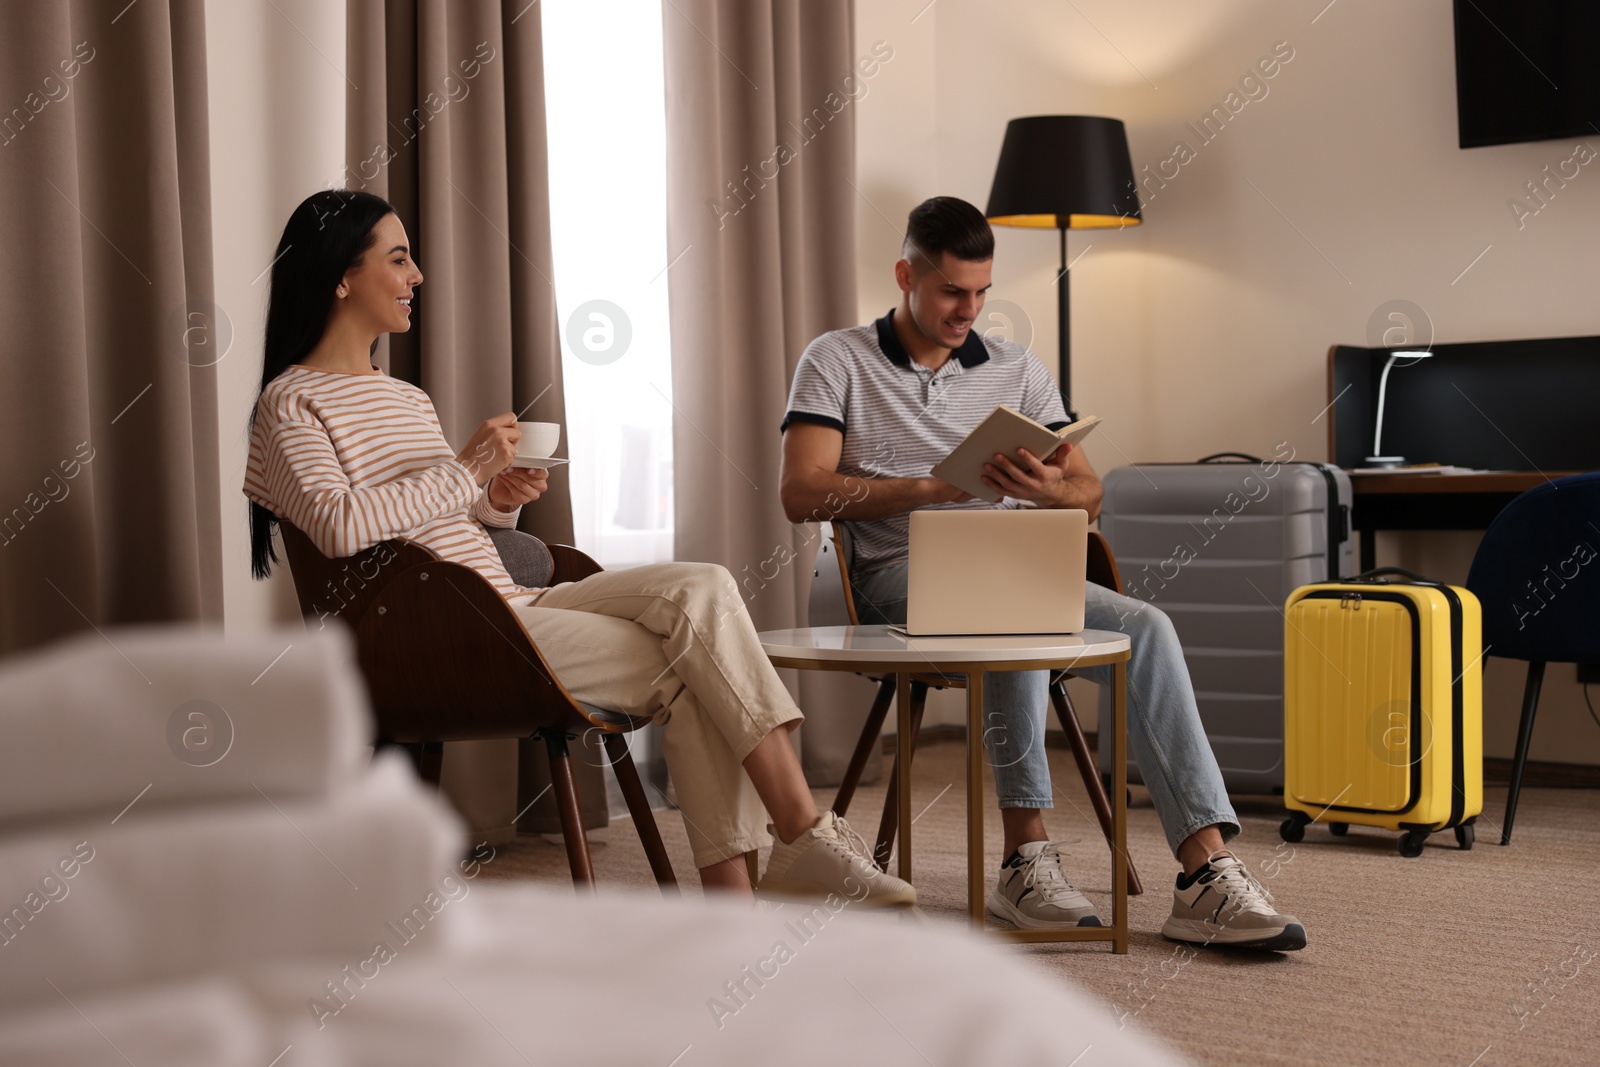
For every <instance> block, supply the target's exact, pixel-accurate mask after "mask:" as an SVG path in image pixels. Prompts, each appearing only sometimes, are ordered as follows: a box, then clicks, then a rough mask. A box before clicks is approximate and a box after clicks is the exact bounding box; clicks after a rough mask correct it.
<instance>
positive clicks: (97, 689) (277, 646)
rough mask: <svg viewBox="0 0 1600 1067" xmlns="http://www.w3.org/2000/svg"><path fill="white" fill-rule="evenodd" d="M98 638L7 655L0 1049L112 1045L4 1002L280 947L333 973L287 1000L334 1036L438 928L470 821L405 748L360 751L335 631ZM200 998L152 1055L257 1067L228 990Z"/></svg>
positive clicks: (53, 1053)
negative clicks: (430, 787) (344, 1015)
mask: <svg viewBox="0 0 1600 1067" xmlns="http://www.w3.org/2000/svg"><path fill="white" fill-rule="evenodd" d="M112 633H113V634H114V635H115V637H114V640H115V644H114V645H113V644H111V643H110V641H109V640H108V639H107V638H106V637H102V636H100V635H98V634H88V635H85V636H83V637H80V638H77V639H74V640H70V641H67V642H63V643H61V644H58V645H56V646H53V647H52V648H50V649H48V650H46V651H43V652H40V653H35V654H31V655H27V656H19V657H16V658H13V659H10V660H7V661H6V662H5V663H4V665H3V669H0V737H3V738H4V743H3V744H0V1012H5V1013H6V1016H7V1017H8V1019H9V1021H10V1022H11V1023H13V1025H7V1026H4V1027H0V1062H17V1063H45V1062H49V1063H66V1062H75V1061H76V1060H75V1058H74V1057H73V1056H72V1055H70V1054H67V1050H68V1049H70V1048H71V1047H72V1046H73V1045H74V1044H77V1045H82V1046H83V1047H84V1050H85V1051H86V1052H88V1051H96V1052H97V1053H109V1052H110V1049H107V1048H106V1042H105V1041H104V1040H102V1038H101V1036H98V1035H97V1032H96V1031H95V1030H94V1029H93V1028H91V1026H84V1025H79V1026H77V1027H75V1028H70V1030H69V1031H68V1033H65V1034H64V1033H62V1032H60V1028H59V1026H51V1027H44V1026H35V1027H29V1026H27V1025H20V1024H22V1023H24V1022H25V1021H26V1018H25V1017H24V1016H19V1015H16V1014H14V1013H17V1012H19V1011H22V1012H24V1013H26V1017H32V1018H34V1019H39V1020H44V1019H51V1020H59V1019H60V1018H61V1017H62V1012H63V1011H65V1012H66V1014H67V1015H68V1016H72V1017H74V1018H76V1017H77V1014H78V1009H79V1008H81V1007H82V1006H83V1005H84V1004H85V1003H86V1002H88V1001H92V1000H94V998H96V997H98V996H99V995H101V994H104V993H108V992H111V991H118V990H126V989H129V988H136V987H137V988H144V989H153V988H158V987H159V985H160V983H163V982H170V981H173V980H179V979H189V978H192V977H193V976H195V975H198V974H203V973H207V972H246V971H248V972H252V973H255V972H264V971H267V970H270V969H271V968H272V967H273V965H274V964H278V963H283V962H289V961H292V962H293V963H294V964H296V965H304V964H306V963H308V962H312V963H315V962H316V961H322V967H321V971H316V970H313V971H312V973H313V974H320V973H322V972H326V977H327V979H328V980H330V981H335V983H336V985H335V988H334V989H333V990H332V991H330V990H329V989H328V988H327V987H326V986H324V985H323V983H322V982H320V981H319V982H315V983H313V984H310V985H308V986H306V988H304V989H303V993H304V996H302V997H300V998H299V999H300V1001H301V1002H302V1007H301V1013H300V1014H302V1015H303V1018H304V1021H306V1022H310V1023H311V1024H312V1026H313V1027H316V1026H317V1024H318V1022H321V1023H322V1024H323V1028H325V1027H326V1019H327V1017H328V1016H330V1015H333V1014H337V1012H338V1011H339V1010H340V1009H341V1008H342V1007H343V1006H344V1004H345V1003H346V1002H348V1001H349V1000H351V999H352V998H353V997H354V996H356V995H358V994H359V991H360V989H361V984H362V983H363V982H364V980H363V979H361V977H360V974H361V973H366V974H368V975H372V974H374V973H376V969H382V968H383V966H384V965H385V964H386V963H388V962H390V960H391V959H392V958H393V957H396V956H398V955H399V954H400V953H406V954H412V955H415V954H419V953H427V952H431V951H435V950H437V949H438V948H439V947H440V946H441V945H442V944H444V943H445V942H446V941H447V940H448V928H449V925H450V919H451V918H452V917H451V915H450V914H449V909H448V907H446V906H445V905H446V904H448V903H449V902H450V900H451V899H452V897H459V896H460V895H461V892H462V890H461V889H457V888H455V887H457V886H461V885H462V883H461V858H462V853H463V848H462V842H463V837H462V834H461V829H460V826H459V824H458V823H457V821H456V820H455V818H454V816H453V815H451V814H449V813H448V812H447V811H446V810H445V809H444V808H443V807H442V806H441V805H440V804H439V802H438V801H437V800H436V799H434V798H433V797H431V796H429V795H428V794H427V793H426V792H424V791H423V790H422V789H421V788H420V787H419V786H418V783H417V782H416V780H415V776H414V775H413V774H412V772H411V770H410V769H409V767H408V766H407V765H406V763H405V761H404V759H403V758H400V757H398V756H397V757H393V758H385V759H380V760H378V761H376V762H374V761H373V760H372V756H371V749H370V746H369V744H368V741H369V739H370V737H371V714H370V711H369V708H368V705H367V700H366V696H365V693H364V691H363V689H362V688H361V685H360V679H359V676H358V675H357V674H356V673H355V671H354V670H353V669H352V660H353V656H352V652H351V648H350V641H349V639H348V637H347V636H345V635H344V634H343V633H342V632H341V631H338V630H337V629H330V630H327V631H324V632H321V633H314V634H312V633H307V632H306V631H305V630H301V629H298V628H297V629H294V630H283V631H277V632H267V633H255V634H251V635H249V636H246V637H242V638H237V637H235V638H225V637H224V636H223V634H222V632H221V631H220V630H214V629H207V628H198V627H181V628H173V627H155V628H144V629H134V630H121V631H112ZM381 945H387V946H388V950H389V955H390V959H383V958H379V959H374V958H373V957H374V953H375V950H377V949H378V947H379V946H381ZM378 955H379V956H380V957H382V956H383V955H384V954H383V953H381V952H380V953H378ZM347 966H348V967H350V969H351V970H352V971H354V972H356V977H355V978H353V979H352V978H350V977H349V976H348V974H347V972H346V971H345V968H346V967H347ZM341 983H342V984H341ZM194 992H195V991H194V990H193V989H189V990H185V991H184V995H183V996H182V997H180V998H179V999H178V1001H177V1002H176V1003H175V1005H174V1006H175V1007H177V1008H178V1009H180V1010H179V1011H178V1012H177V1013H175V1014H174V1015H173V1016H172V1021H173V1022H174V1023H175V1024H177V1025H176V1026H175V1029H174V1033H173V1034H172V1035H168V1038H171V1039H177V1038H179V1037H181V1038H182V1040H180V1041H179V1043H178V1045H177V1046H173V1047H172V1048H168V1047H167V1046H165V1045H163V1046H161V1047H162V1048H163V1050H164V1051H163V1053H162V1054H161V1058H160V1059H159V1060H158V1061H157V1062H162V1063H172V1062H180V1061H179V1060H175V1059H174V1058H172V1056H171V1055H170V1053H172V1052H173V1051H176V1050H177V1049H182V1050H183V1051H184V1056H185V1057H186V1058H184V1059H182V1060H181V1062H194V1063H197V1064H198V1063H209V1064H218V1063H226V1062H232V1060H233V1058H234V1056H233V1055H232V1053H233V1052H238V1053H240V1056H239V1059H240V1062H250V1063H254V1064H255V1065H256V1067H264V1065H265V1063H266V1060H264V1059H257V1058H254V1057H256V1056H258V1055H259V1052H260V1049H259V1048H255V1047H251V1046H252V1045H254V1044H256V1042H254V1041H252V1040H250V1035H251V1031H252V1026H251V1025H250V1013H249V1012H248V1011H247V1010H243V1004H242V1003H231V1004H230V1000H235V1001H236V1000H237V998H236V997H233V996H230V995H229V994H227V993H226V992H225V991H224V990H222V989H221V988H220V987H216V986H212V987H210V988H209V989H208V992H207V995H206V996H204V997H202V998H201V999H200V1000H199V1001H196V1000H195V999H194ZM318 1000H321V1001H322V1003H323V1005H324V1014H323V1017H322V1018H321V1019H319V1018H318V1015H317V1013H316V1011H315V1010H314V1008H313V1007H312V1005H314V1003H315V1002H316V1001H318ZM202 1009H205V1010H202ZM112 1014H113V1015H115V1014H116V1012H115V1011H113V1013H112ZM136 1014H138V1015H140V1016H141V1017H142V1018H143V1019H144V1020H145V1021H146V1022H149V1021H150V1020H151V1019H152V1016H150V1015H149V1013H148V1012H140V1013H136ZM157 1014H159V1012H158V1013H157ZM86 1019H88V1020H92V1022H93V1023H94V1024H101V1020H99V1019H95V1018H94V1017H93V1014H92V1013H90V1014H88V1015H87V1016H86ZM113 1021H114V1020H113ZM149 1036H150V1035H149V1034H142V1035H134V1036H133V1037H130V1040H142V1039H143V1038H146V1037H149ZM168 1038H159V1039H158V1043H159V1040H167V1039H168ZM96 1046H98V1049H96ZM280 1047H281V1046H280ZM124 1051H126V1050H124ZM35 1053H36V1054H35ZM130 1055H131V1053H130ZM94 1058H96V1059H98V1058H101V1057H100V1056H99V1055H96V1056H95V1057H94ZM268 1058H269V1059H270V1056H269V1057H268ZM113 1059H115V1057H113ZM135 1062H141V1061H139V1060H138V1058H137V1057H135ZM300 1062H304V1061H300Z"/></svg>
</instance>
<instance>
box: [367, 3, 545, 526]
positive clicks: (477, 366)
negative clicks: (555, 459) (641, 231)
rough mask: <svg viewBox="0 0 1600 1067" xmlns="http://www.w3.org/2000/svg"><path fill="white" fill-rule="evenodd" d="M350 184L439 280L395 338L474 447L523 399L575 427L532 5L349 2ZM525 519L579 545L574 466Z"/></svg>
mask: <svg viewBox="0 0 1600 1067" xmlns="http://www.w3.org/2000/svg"><path fill="white" fill-rule="evenodd" d="M346 10H347V20H348V27H347V28H348V35H349V36H348V45H347V47H348V51H349V56H348V59H349V74H350V81H351V82H352V86H351V87H350V88H349V89H347V90H346V92H345V101H346V107H347V118H346V130H347V133H346V148H347V152H346V156H347V158H346V170H345V175H344V179H345V183H346V185H348V186H349V187H350V188H352V189H365V190H367V191H368V192H372V193H376V194H378V195H379V196H383V197H386V198H387V199H388V200H389V201H390V202H391V203H392V204H394V206H395V209H396V211H398V212H399V215H400V218H401V221H403V222H404V223H405V225H406V230H407V232H408V233H409V234H410V237H411V241H412V245H413V247H414V248H415V249H416V255H417V260H418V262H419V263H420V265H421V267H422V272H423V275H424V277H425V281H424V282H423V284H422V287H421V288H420V289H419V290H418V296H417V301H416V318H417V328H415V329H413V330H411V331H410V332H409V333H407V334H402V335H398V336H394V337H390V338H386V339H385V340H384V341H383V342H380V347H379V352H378V355H377V360H378V364H379V366H382V367H384V369H385V370H387V371H388V372H389V373H390V374H393V375H394V376H396V377H398V378H404V379H406V380H407V381H411V382H414V383H416V384H417V385H419V386H421V387H422V388H423V389H425V390H426V391H427V392H428V395H429V396H431V397H432V398H433V402H434V405H435V406H436V407H437V408H438V410H439V420H440V421H441V422H442V423H443V424H444V432H445V436H446V437H448V438H449V439H450V441H451V443H452V444H455V445H456V446H458V447H459V446H460V445H462V444H465V443H466V440H467V438H468V437H469V436H470V435H471V433H472V431H473V430H474V429H475V428H476V427H477V425H478V424H479V423H480V422H482V421H483V420H484V419H486V418H488V417H489V416H490V415H495V414H498V413H499V412H502V411H505V410H507V409H508V408H509V409H511V410H513V411H518V412H521V413H522V414H521V416H520V417H521V418H522V419H523V420H525V421H530V422H565V421H566V415H565V411H566V405H565V399H564V394H563V391H562V385H561V347H560V334H559V325H558V323H557V319H556V296H555V286H554V284H553V283H552V281H551V279H552V278H553V277H554V276H555V272H554V270H553V268H552V267H551V253H550V194H549V184H548V180H547V158H548V157H547V152H546V147H545V126H544V64H543V58H542V48H543V44H542V39H541V35H540V22H539V9H538V6H537V5H536V4H535V5H530V4H529V3H528V2H527V0H522V2H521V3H516V2H513V0H507V2H506V3H504V4H500V3H492V2H487V0H471V2H466V3H462V2H459V0H458V2H453V3H447V2H446V0H349V4H348V7H347V9H346ZM521 525H522V528H523V529H524V530H526V531H528V532H529V533H532V534H535V535H536V536H538V537H541V538H543V539H544V540H546V541H551V542H559V543H563V544H570V543H571V542H572V505H571V500H570V497H569V495H568V491H567V475H566V472H565V471H564V470H562V469H561V468H559V467H557V468H556V469H555V470H552V471H551V472H550V492H549V493H547V494H546V495H545V496H544V497H543V498H542V499H540V500H539V501H538V503H536V504H534V505H532V506H531V507H528V508H525V509H523V515H522V520H521Z"/></svg>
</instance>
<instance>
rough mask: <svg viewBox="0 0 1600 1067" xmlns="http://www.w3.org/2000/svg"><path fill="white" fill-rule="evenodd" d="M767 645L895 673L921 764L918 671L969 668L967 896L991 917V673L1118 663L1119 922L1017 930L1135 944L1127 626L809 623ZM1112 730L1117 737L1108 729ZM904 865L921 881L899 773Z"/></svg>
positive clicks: (786, 655) (833, 666)
mask: <svg viewBox="0 0 1600 1067" xmlns="http://www.w3.org/2000/svg"><path fill="white" fill-rule="evenodd" d="M759 636H760V638H761V647H762V649H763V650H764V651H765V652H766V654H767V657H768V658H769V659H771V660H772V665H773V666H775V667H792V668H797V669H800V670H824V671H859V672H862V673H878V674H893V675H895V678H896V682H897V697H896V700H895V716H896V720H897V722H898V723H899V728H898V730H897V732H896V734H897V736H896V741H897V743H898V745H899V756H900V766H901V767H906V768H909V767H910V766H911V743H912V737H911V678H912V676H913V675H918V674H961V675H965V676H966V679H967V902H968V907H969V910H970V912H971V915H972V921H973V923H974V924H975V925H977V926H979V927H982V926H983V912H984V903H983V887H984V884H985V873H984V869H983V799H984V798H983V744H982V738H983V675H984V674H985V673H987V672H989V671H1034V670H1072V669H1074V668H1077V667H1093V666H1099V665H1101V664H1111V665H1112V666H1113V668H1114V669H1113V672H1112V674H1113V679H1114V680H1113V687H1112V709H1113V716H1112V722H1111V723H1109V724H1106V723H1102V724H1101V733H1100V743H1101V744H1106V743H1108V742H1109V743H1110V744H1111V746H1112V752H1111V766H1112V788H1111V801H1112V824H1113V829H1114V834H1113V837H1114V841H1113V845H1112V854H1111V859H1112V863H1111V884H1112V895H1111V925H1110V926H1101V927H1095V926H1080V927H1074V928H1072V929H1067V930H1007V931H1004V932H1003V934H1004V936H1006V937H1009V938H1010V939H1012V940H1015V941H1110V942H1111V943H1112V950H1113V951H1115V952H1119V953H1121V952H1127V951H1128V864H1127V862H1126V856H1127V854H1128V803H1127V796H1128V769H1127V768H1128V753H1127V722H1126V704H1125V700H1126V693H1127V681H1128V656H1129V645H1128V636H1127V635H1126V634H1120V633H1115V632H1113V631H1109V630H1084V631H1081V632H1079V633H1075V634H1017V635H1007V636H1000V637H908V636H906V635H905V634H902V633H900V632H898V631H896V630H894V629H892V628H890V627H888V626H807V627H801V628H798V629H793V630H766V631H764V632H762V633H761V634H760V635H759ZM1108 730H1109V733H1110V737H1109V738H1108V737H1107V736H1106V734H1107V732H1108ZM898 782H899V787H898V789H897V794H896V797H895V802H896V804H898V806H899V809H900V818H899V832H900V851H899V855H900V863H899V874H900V877H901V878H904V879H905V880H906V881H908V882H909V881H911V880H912V879H911V775H910V774H901V775H899V776H898Z"/></svg>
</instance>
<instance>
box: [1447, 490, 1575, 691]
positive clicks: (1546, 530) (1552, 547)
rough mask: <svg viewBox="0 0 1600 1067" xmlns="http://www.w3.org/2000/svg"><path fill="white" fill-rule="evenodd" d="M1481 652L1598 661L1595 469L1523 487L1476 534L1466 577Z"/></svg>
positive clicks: (1532, 657)
mask: <svg viewBox="0 0 1600 1067" xmlns="http://www.w3.org/2000/svg"><path fill="white" fill-rule="evenodd" d="M1467 588H1468V589H1470V590H1472V592H1473V594H1474V595H1476V596H1477V598H1478V601H1479V603H1480V604H1481V605H1482V607H1483V644H1484V652H1485V653H1486V654H1490V655H1495V656H1505V657H1508V658H1511V659H1525V660H1535V661H1540V662H1555V663H1588V662H1596V661H1600V471H1591V472H1589V473H1587V474H1574V475H1572V476H1570V477H1567V478H1558V479H1556V480H1555V481H1551V482H1546V483H1545V484H1543V485H1541V486H1537V487H1535V488H1533V489H1529V490H1528V491H1527V492H1525V493H1523V494H1522V495H1521V496H1519V497H1517V498H1516V499H1515V500H1513V501H1511V503H1509V504H1507V505H1506V506H1505V508H1503V509H1502V510H1501V512H1500V514H1499V515H1497V516H1495V520H1494V522H1492V523H1491V524H1490V525H1489V529H1488V530H1487V531H1486V532H1485V533H1484V535H1483V541H1482V542H1480V543H1479V545H1478V554H1477V556H1476V557H1474V559H1473V561H1472V570H1471V571H1470V572H1469V573H1468V575H1467Z"/></svg>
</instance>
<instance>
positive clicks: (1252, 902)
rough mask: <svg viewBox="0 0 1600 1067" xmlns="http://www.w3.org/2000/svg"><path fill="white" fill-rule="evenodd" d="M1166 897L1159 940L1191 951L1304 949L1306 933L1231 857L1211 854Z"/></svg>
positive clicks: (1283, 950)
mask: <svg viewBox="0 0 1600 1067" xmlns="http://www.w3.org/2000/svg"><path fill="white" fill-rule="evenodd" d="M1184 881H1185V879H1184V877H1183V875H1182V873H1180V874H1179V875H1178V885H1177V888H1175V889H1174V890H1173V891H1172V916H1171V917H1170V918H1169V919H1167V921H1166V925H1164V926H1162V927H1161V935H1162V936H1163V937H1166V938H1168V939H1170V940H1173V941H1183V942H1187V943H1188V944H1191V945H1232V946H1234V947H1235V948H1259V949H1268V950H1277V951H1280V952H1292V951H1293V950H1295V949H1301V948H1305V947H1306V929H1305V927H1304V926H1301V925H1300V920H1299V919H1296V918H1295V917H1294V916H1293V915H1280V914H1279V913H1278V910H1277V909H1276V908H1274V907H1273V906H1272V894H1271V893H1269V892H1267V889H1266V887H1265V886H1263V885H1262V884H1261V883H1260V882H1258V881H1256V876H1255V875H1253V874H1251V873H1250V871H1249V869H1248V868H1247V867H1245V865H1244V864H1243V863H1242V862H1240V860H1239V859H1238V857H1236V856H1234V855H1233V854H1232V853H1231V852H1213V853H1212V854H1211V856H1210V858H1209V859H1208V860H1207V861H1206V865H1205V866H1204V867H1202V868H1200V870H1198V871H1196V872H1195V876H1194V878H1193V879H1190V880H1189V882H1188V884H1187V885H1185V884H1184Z"/></svg>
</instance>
